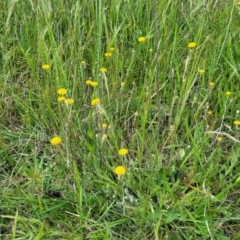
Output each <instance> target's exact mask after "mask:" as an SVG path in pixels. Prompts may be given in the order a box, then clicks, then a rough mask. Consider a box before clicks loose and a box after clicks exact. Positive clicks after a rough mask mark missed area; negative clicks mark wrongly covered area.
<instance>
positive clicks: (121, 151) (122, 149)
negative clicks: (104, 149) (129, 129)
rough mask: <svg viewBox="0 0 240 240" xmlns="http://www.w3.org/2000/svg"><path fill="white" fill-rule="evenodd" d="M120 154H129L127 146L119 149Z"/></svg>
mask: <svg viewBox="0 0 240 240" xmlns="http://www.w3.org/2000/svg"><path fill="white" fill-rule="evenodd" d="M118 154H119V155H121V156H124V155H126V154H128V150H127V149H126V148H121V149H120V150H119V151H118Z"/></svg>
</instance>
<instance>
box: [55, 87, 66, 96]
mask: <svg viewBox="0 0 240 240" xmlns="http://www.w3.org/2000/svg"><path fill="white" fill-rule="evenodd" d="M57 93H58V94H59V95H62V96H64V95H66V94H67V89H65V88H59V89H58V90H57Z"/></svg>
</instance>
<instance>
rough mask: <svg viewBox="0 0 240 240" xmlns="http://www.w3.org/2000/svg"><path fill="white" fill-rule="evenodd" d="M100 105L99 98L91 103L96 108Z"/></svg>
mask: <svg viewBox="0 0 240 240" xmlns="http://www.w3.org/2000/svg"><path fill="white" fill-rule="evenodd" d="M98 103H100V99H99V98H95V99H93V100H92V101H91V105H92V106H95V105H96V104H98Z"/></svg>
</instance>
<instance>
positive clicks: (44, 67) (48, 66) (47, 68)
mask: <svg viewBox="0 0 240 240" xmlns="http://www.w3.org/2000/svg"><path fill="white" fill-rule="evenodd" d="M50 68H51V66H50V65H49V64H43V65H42V69H43V70H49V69H50Z"/></svg>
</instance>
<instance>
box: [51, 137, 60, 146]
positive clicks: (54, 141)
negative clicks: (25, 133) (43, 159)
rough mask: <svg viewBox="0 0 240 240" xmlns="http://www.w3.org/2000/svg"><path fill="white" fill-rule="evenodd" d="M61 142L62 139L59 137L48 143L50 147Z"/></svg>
mask: <svg viewBox="0 0 240 240" xmlns="http://www.w3.org/2000/svg"><path fill="white" fill-rule="evenodd" d="M61 142H62V139H61V138H60V137H54V138H52V139H51V140H50V143H51V144H52V145H54V146H55V145H59V144H60V143H61Z"/></svg>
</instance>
